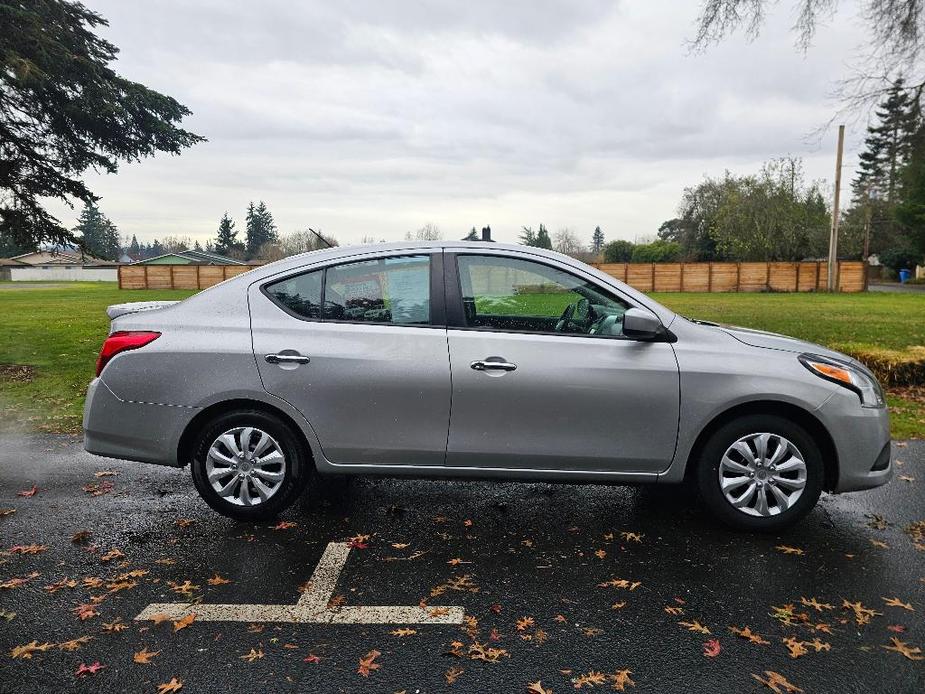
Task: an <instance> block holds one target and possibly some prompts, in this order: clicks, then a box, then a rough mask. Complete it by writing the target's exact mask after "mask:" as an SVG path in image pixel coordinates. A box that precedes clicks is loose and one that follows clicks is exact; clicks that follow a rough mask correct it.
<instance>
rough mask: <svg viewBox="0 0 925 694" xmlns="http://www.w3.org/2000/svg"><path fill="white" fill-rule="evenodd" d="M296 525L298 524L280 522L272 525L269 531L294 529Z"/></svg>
mask: <svg viewBox="0 0 925 694" xmlns="http://www.w3.org/2000/svg"><path fill="white" fill-rule="evenodd" d="M298 525H299V524H298V523H293V522H292V521H284V520H281V521H280V522H279V523H277V524H276V525H274V526H273V527H272V528H271V530H289V529H290V528H295V527H296V526H298Z"/></svg>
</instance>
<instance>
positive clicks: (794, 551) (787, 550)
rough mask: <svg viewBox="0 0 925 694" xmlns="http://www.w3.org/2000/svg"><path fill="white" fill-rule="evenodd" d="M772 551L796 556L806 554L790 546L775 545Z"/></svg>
mask: <svg viewBox="0 0 925 694" xmlns="http://www.w3.org/2000/svg"><path fill="white" fill-rule="evenodd" d="M774 549H776V550H777V551H778V552H783V553H784V554H796V555H798V556H800V555H803V554H806V552H805V551H803V550H802V549H800V548H799V547H791V546H790V545H777V547H775V548H774Z"/></svg>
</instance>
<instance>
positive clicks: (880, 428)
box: [816, 391, 893, 492]
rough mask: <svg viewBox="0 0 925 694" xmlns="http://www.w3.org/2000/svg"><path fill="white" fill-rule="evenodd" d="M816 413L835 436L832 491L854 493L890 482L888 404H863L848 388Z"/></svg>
mask: <svg viewBox="0 0 925 694" xmlns="http://www.w3.org/2000/svg"><path fill="white" fill-rule="evenodd" d="M816 414H817V415H818V416H819V418H820V419H821V420H822V423H823V425H824V426H825V427H826V429H828V431H829V434H830V435H831V436H832V440H833V441H834V442H835V449H836V452H837V454H838V479H837V480H836V483H835V488H834V489H833V491H835V492H853V491H858V490H861V489H870V488H872V487H879V486H880V485H882V484H886V483H887V482H889V481H890V478H892V476H893V463H892V461H891V460H890V417H889V414H888V413H887V410H886V408H885V407H884V408H880V409H873V408H866V407H861V406H860V403H859V402H858V398H857V396H856V395H855V394H854V393H852V392H850V391H845V392H844V393H842V392H838V393H836V394H835V395H834V396H833V397H831V398H830V399H829V400H827V401H826V402H825V404H823V405H822V407H820V408H819V409H818V410H817V412H816Z"/></svg>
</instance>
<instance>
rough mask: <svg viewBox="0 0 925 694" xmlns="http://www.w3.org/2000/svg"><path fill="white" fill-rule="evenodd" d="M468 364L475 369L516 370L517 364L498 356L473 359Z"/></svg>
mask: <svg viewBox="0 0 925 694" xmlns="http://www.w3.org/2000/svg"><path fill="white" fill-rule="evenodd" d="M469 366H470V367H471V368H472V369H473V370H475V371H516V369H517V364H512V363H511V362H509V361H504V360H502V359H499V358H498V357H489V358H488V359H484V360H481V359H480V360H478V361H474V362H472V363H471V364H469Z"/></svg>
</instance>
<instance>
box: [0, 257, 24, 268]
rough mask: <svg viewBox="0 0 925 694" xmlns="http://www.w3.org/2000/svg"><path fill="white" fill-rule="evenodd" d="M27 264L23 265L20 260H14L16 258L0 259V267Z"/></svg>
mask: <svg viewBox="0 0 925 694" xmlns="http://www.w3.org/2000/svg"><path fill="white" fill-rule="evenodd" d="M28 264H29V263H24V262H22V261H20V260H16V258H0V265H13V266H16V265H18V266H24V265H28Z"/></svg>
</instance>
